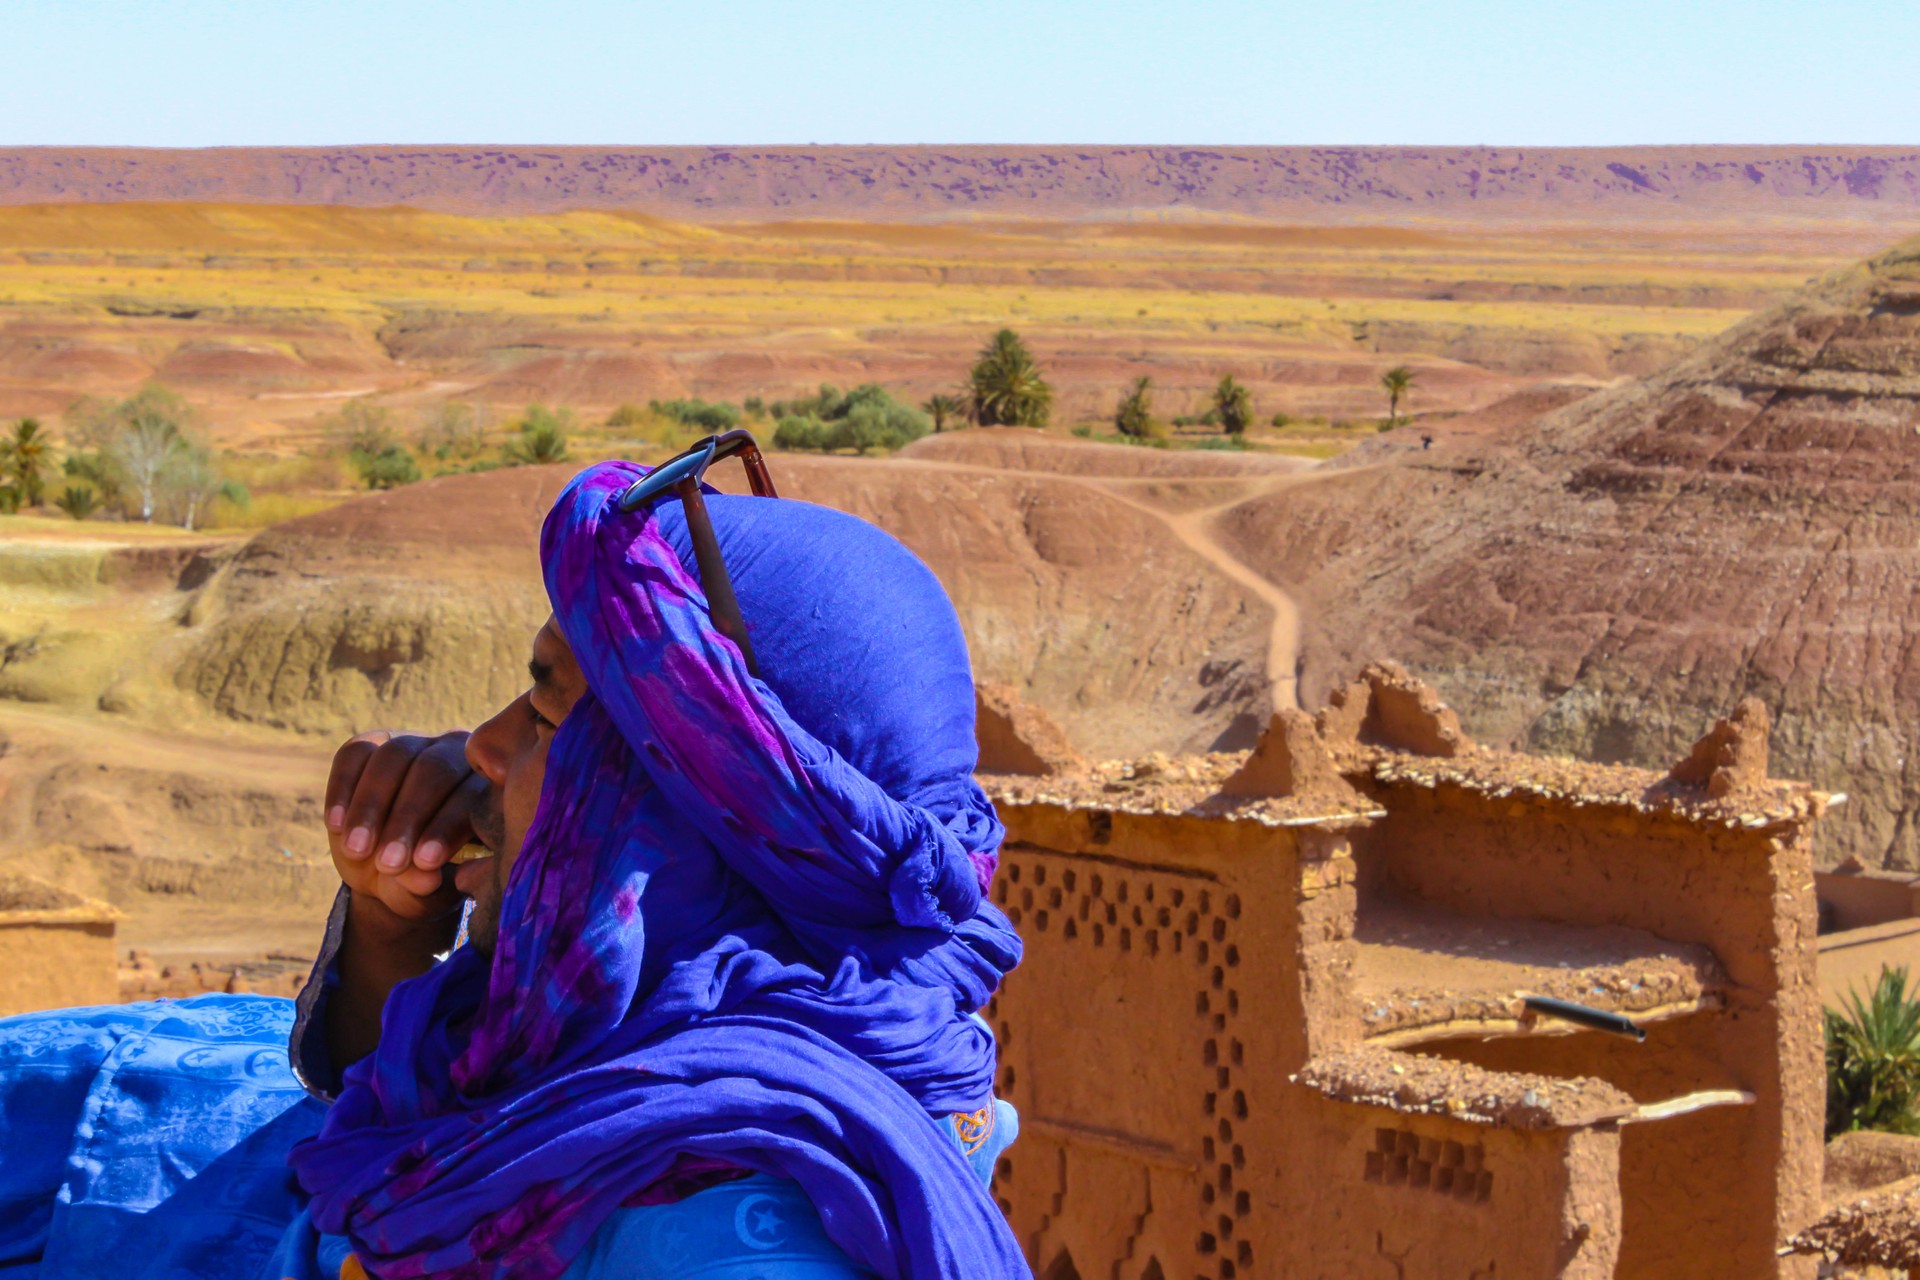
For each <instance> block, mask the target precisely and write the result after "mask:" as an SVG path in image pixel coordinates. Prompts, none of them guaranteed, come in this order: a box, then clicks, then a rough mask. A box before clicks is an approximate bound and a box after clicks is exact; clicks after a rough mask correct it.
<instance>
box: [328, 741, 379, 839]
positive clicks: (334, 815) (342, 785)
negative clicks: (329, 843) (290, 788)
mask: <svg viewBox="0 0 1920 1280" xmlns="http://www.w3.org/2000/svg"><path fill="white" fill-rule="evenodd" d="M392 736H393V735H392V734H391V733H388V732H387V731H386V730H385V729H376V730H374V731H373V732H371V733H360V734H355V735H354V736H353V737H351V738H348V739H347V740H346V741H345V742H343V743H341V744H340V749H339V750H338V751H335V752H334V753H333V765H332V767H331V768H329V769H328V771H327V802H326V820H327V830H328V831H330V832H333V833H335V834H336V835H337V834H338V833H340V832H342V831H345V830H346V828H347V805H348V803H349V802H350V801H351V800H352V799H353V789H354V788H355V787H356V786H358V785H359V784H360V775H361V773H362V772H364V771H365V769H366V767H367V761H369V760H371V759H373V753H374V751H375V750H377V749H378V748H379V747H380V745H381V744H382V743H384V742H386V741H387V739H389V738H391V737H392Z"/></svg>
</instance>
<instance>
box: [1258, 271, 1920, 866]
mask: <svg viewBox="0 0 1920 1280" xmlns="http://www.w3.org/2000/svg"><path fill="white" fill-rule="evenodd" d="M1220 533H1221V536H1222V537H1223V539H1224V540H1225V541H1226V542H1227V544H1228V545H1229V546H1231V547H1233V548H1234V549H1235V550H1236V552H1237V553H1238V554H1240V555H1242V556H1243V557H1245V558H1246V559H1247V560H1248V561H1249V562H1250V563H1253V564H1256V565H1258V566H1259V567H1260V568H1261V569H1262V571H1263V572H1266V573H1268V574H1269V575H1271V576H1272V577H1274V578H1275V579H1276V580H1278V581H1279V582H1281V583H1282V584H1283V585H1285V586H1286V587H1287V588H1288V589H1289V590H1290V591H1293V592H1295V593H1296V594H1297V596H1298V597H1299V598H1300V602H1301V605H1302V612H1303V615H1304V618H1305V634H1304V637H1303V649H1302V675H1303V678H1302V682H1301V696H1302V699H1303V700H1304V701H1306V702H1308V703H1309V704H1312V703H1313V702H1315V701H1317V700H1319V699H1321V698H1323V697H1324V696H1325V694H1326V692H1327V690H1328V688H1329V686H1330V684H1331V682H1333V681H1334V680H1337V679H1339V678H1341V677H1342V676H1343V675H1344V674H1345V673H1347V672H1349V671H1351V670H1353V669H1354V664H1355V662H1356V661H1357V660H1358V659H1361V658H1372V657H1379V656H1391V657H1397V658H1401V659H1403V660H1406V661H1408V662H1409V663H1410V665H1412V666H1414V667H1415V668H1417V669H1418V670H1419V672H1420V673H1421V674H1422V675H1423V676H1425V677H1427V678H1429V679H1430V680H1432V681H1434V682H1435V683H1437V684H1438V685H1439V686H1440V687H1441V689H1442V690H1443V692H1444V694H1445V696H1446V698H1447V700H1448V701H1449V702H1450V703H1451V704H1452V705H1453V706H1455V707H1456V708H1458V709H1459V710H1460V712H1461V714H1462V717H1463V719H1464V720H1465V722H1466V725H1467V728H1468V729H1469V730H1470V732H1472V733H1473V735H1474V736H1475V737H1476V738H1482V739H1487V740H1492V741H1495V742H1513V743H1524V744H1526V745H1527V746H1529V747H1531V748H1534V749H1540V750H1547V751H1552V752H1559V753H1566V754H1572V755H1578V756H1581V757H1585V758H1592V759H1600V760H1609V761H1631V762H1633V763H1636V764H1642V765H1658V764H1662V763H1664V762H1666V761H1668V760H1671V759H1673V758H1676V757H1677V755H1679V754H1680V753H1681V752H1683V750H1684V748H1685V747H1686V745H1687V743H1688V742H1689V741H1691V740H1692V738H1693V737H1694V736H1695V735H1697V734H1698V733H1699V732H1700V730H1701V728H1702V726H1704V725H1706V724H1707V723H1709V722H1710V720H1711V717H1712V716H1713V715H1714V714H1715V712H1716V709H1719V708H1725V707H1729V706H1732V705H1733V704H1734V703H1735V702H1736V701H1737V700H1738V699H1739V698H1740V697H1741V696H1742V695H1744V694H1749V693H1751V694H1757V695H1759V696H1760V697H1761V698H1762V699H1764V700H1765V701H1766V703H1767V704H1768V706H1769V708H1770V709H1771V710H1772V712H1773V715H1774V718H1775V723H1776V726H1777V727H1776V729H1775V735H1774V745H1775V750H1774V756H1773V761H1774V769H1775V771H1776V772H1777V773H1780V774H1783V775H1785V776H1791V777H1799V778H1805V779H1808V780H1811V781H1813V782H1815V783H1816V784H1819V785H1821V786H1823V787H1826V788H1829V789H1832V790H1835V791H1843V792H1847V793H1849V794H1850V796H1851V800H1850V801H1849V803H1848V804H1847V805H1846V807H1845V808H1844V809H1842V810H1841V812H1840V813H1839V814H1838V815H1836V817H1837V821H1834V822H1831V823H1829V824H1828V826H1826V827H1825V828H1823V834H1822V841H1823V847H1822V850H1821V853H1822V856H1823V858H1824V859H1825V860H1828V861H1832V860H1837V859H1838V858H1840V857H1843V856H1846V855H1849V854H1857V855H1859V856H1861V857H1862V858H1864V859H1867V860H1869V861H1876V862H1877V861H1881V860H1885V861H1887V862H1889V863H1893V864H1897V865H1900V866H1906V867H1912V866H1916V865H1920V821H1917V820H1920V239H1914V240H1909V241H1906V242H1905V243H1903V244H1901V245H1899V246H1897V247H1896V248H1894V249H1892V250H1891V251H1889V252H1886V253H1884V254H1882V255H1880V256H1879V257H1876V258H1874V259H1872V260H1870V261H1868V262H1865V263H1863V264H1861V265H1859V266H1857V267H1855V268H1853V269H1850V270H1846V271H1842V272H1840V273H1837V274H1835V275H1833V276H1830V277H1829V278H1827V279H1825V280H1824V281H1821V282H1819V283H1817V284H1815V285H1814V286H1812V287H1810V288H1809V289H1807V290H1806V291H1804V292H1802V293H1800V294H1798V295H1796V296H1794V297H1792V298H1791V299H1790V300H1788V301H1786V302H1784V303H1782V304H1780V305H1778V306H1775V307H1772V308H1769V309H1767V310H1765V311H1762V312H1760V313H1758V314H1756V315H1755V316H1754V317H1752V318H1751V319H1749V320H1748V321H1746V322H1744V323H1742V324H1740V325H1738V326H1737V327H1735V328H1734V329H1732V330H1730V331H1729V332H1728V333H1726V334H1725V335H1723V336H1722V337H1721V338H1719V339H1716V340H1714V341H1713V342H1711V343H1709V344H1707V345H1705V346H1703V347H1702V348H1701V349H1700V350H1699V351H1698V352H1696V353H1695V354H1693V355H1691V356H1689V357H1688V358H1686V359H1685V360H1683V361H1681V362H1680V363H1678V364H1676V365H1675V366H1673V367H1672V368H1670V369H1668V370H1666V371H1665V372H1663V373H1660V374H1656V375H1654V376H1651V377H1648V378H1645V379H1642V380H1639V381H1636V382H1632V383H1627V384H1624V385H1620V386H1617V387H1613V388H1609V389H1606V390H1603V391H1600V392H1597V393H1595V394H1593V395H1591V396H1588V397H1586V398H1584V399H1580V400H1578V401H1576V402H1574V403H1571V404H1568V405H1566V406H1564V407H1562V408H1559V409H1556V410H1554V411H1552V412H1549V413H1546V414H1545V415H1544V416H1542V417H1540V418H1538V419H1537V420H1535V421H1533V422H1532V423H1530V424H1527V425H1524V426H1520V427H1517V428H1514V429H1510V430H1506V431H1502V432H1499V433H1496V434H1494V435H1492V436H1488V437H1481V438H1472V437H1469V438H1465V439H1461V440H1459V441H1457V442H1453V443H1448V442H1438V443H1436V446H1435V447H1434V448H1432V449H1416V450H1414V451H1411V452H1407V453H1402V454H1398V455H1395V456H1393V457H1391V458H1389V459H1388V460H1387V461H1384V462H1381V463H1378V464H1376V465H1373V466H1360V467H1354V468H1351V469H1349V470H1346V471H1344V472H1342V471H1332V472H1329V473H1327V474H1325V476H1324V478H1320V477H1316V479H1315V480H1314V481H1313V482H1311V483H1302V484H1300V485H1297V486H1294V487H1292V488H1289V489H1288V490H1286V491H1285V492H1283V493H1278V494H1276V495H1274V496H1272V497H1269V498H1265V499H1261V500H1257V501H1254V502H1251V503H1248V504H1245V505H1243V506H1241V507H1239V508H1237V509H1235V510H1233V511H1231V512H1229V513H1227V514H1226V515H1225V516H1224V517H1223V523H1222V526H1221V529H1220Z"/></svg>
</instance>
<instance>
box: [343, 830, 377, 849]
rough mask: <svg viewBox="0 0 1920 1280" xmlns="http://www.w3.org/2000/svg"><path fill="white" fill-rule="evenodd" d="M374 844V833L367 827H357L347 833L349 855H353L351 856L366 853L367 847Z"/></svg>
mask: <svg viewBox="0 0 1920 1280" xmlns="http://www.w3.org/2000/svg"><path fill="white" fill-rule="evenodd" d="M372 843H373V832H371V831H369V830H368V829H367V828H365V827H355V828H354V829H353V830H351V831H349V832H347V852H348V853H351V854H362V853H365V852H366V851H367V847H368V846H369V845H371V844H372Z"/></svg>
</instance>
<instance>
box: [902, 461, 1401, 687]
mask: <svg viewBox="0 0 1920 1280" xmlns="http://www.w3.org/2000/svg"><path fill="white" fill-rule="evenodd" d="M886 465H889V466H912V467H926V468H929V469H931V470H936V471H954V472H963V473H967V474H972V475H991V476H1006V475H1021V474H1025V475H1039V476H1046V477H1048V478H1049V479H1053V480H1064V481H1067V482H1069V483H1071V484H1077V485H1082V486H1085V487H1087V488H1090V489H1097V490H1098V491H1100V492H1101V493H1103V494H1105V495H1106V496H1107V497H1109V498H1112V499H1113V500H1114V501H1116V502H1119V503H1123V504H1125V505H1126V506H1128V507H1131V508H1133V509H1134V510H1135V511H1139V512H1142V513H1144V514H1146V515H1149V516H1151V517H1153V519H1155V520H1157V521H1159V522H1160V523H1161V524H1162V525H1164V526H1166V529H1167V532H1169V533H1171V534H1172V535H1173V536H1174V537H1175V538H1178V539H1179V540H1180V543H1181V545H1183V546H1185V547H1186V548H1187V549H1188V550H1190V551H1192V552H1193V553H1194V554H1195V555H1197V556H1199V557H1200V558H1201V559H1202V560H1203V561H1205V562H1206V563H1207V564H1208V565H1210V566H1211V567H1213V568H1214V569H1217V570H1218V571H1219V572H1221V573H1223V574H1225V575H1226V576H1227V577H1228V578H1231V579H1232V580H1233V581H1234V582H1236V583H1238V584H1239V585H1240V586H1241V587H1242V588H1244V589H1245V590H1246V591H1247V592H1248V593H1249V594H1250V595H1252V596H1253V598H1254V599H1256V600H1258V601H1260V602H1261V603H1262V604H1264V605H1266V606H1267V608H1268V609H1269V610H1271V611H1272V614H1273V625H1272V628H1271V632H1270V634H1269V636H1268V640H1267V681H1268V688H1269V690H1270V693H1271V697H1272V700H1273V705H1274V706H1275V707H1296V706H1298V705H1299V704H1300V694H1299V665H1300V606H1299V604H1298V603H1297V602H1296V601H1295V600H1294V598H1293V597H1292V596H1290V595H1288V594H1287V593H1286V592H1285V591H1283V590H1282V589H1281V588H1280V587H1279V586H1277V585H1276V584H1274V583H1273V582H1272V581H1271V580H1270V579H1268V578H1266V577H1264V576H1263V575H1262V574H1261V573H1260V572H1259V571H1258V570H1257V569H1255V568H1254V567H1253V566H1251V565H1249V564H1248V563H1247V562H1246V561H1244V560H1242V559H1240V558H1239V557H1238V556H1236V555H1235V554H1234V553H1233V552H1232V551H1230V550H1229V549H1228V548H1227V546H1226V545H1225V544H1224V543H1222V542H1221V541H1220V539H1219V538H1218V537H1217V536H1216V535H1215V533H1214V529H1215V526H1216V525H1217V523H1218V521H1219V519H1220V517H1221V516H1223V515H1225V514H1226V513H1227V512H1229V511H1231V510H1233V509H1234V508H1235V507H1238V506H1241V505H1243V504H1245V503H1248V502H1254V501H1257V500H1259V499H1261V498H1265V497H1269V496H1271V495H1272V494H1274V493H1276V492H1278V491H1280V490H1282V489H1289V488H1293V487H1295V486H1297V485H1301V484H1308V483H1311V482H1313V481H1315V480H1320V479H1326V478H1328V477H1330V476H1334V475H1339V476H1350V475H1353V474H1356V473H1358V472H1361V471H1364V470H1366V469H1367V468H1362V467H1351V468H1347V469H1345V470H1342V471H1338V472H1327V471H1322V470H1320V469H1319V468H1317V467H1306V468H1302V469H1301V470H1299V471H1293V472H1285V473H1281V474H1278V475H1272V476H1250V477H1241V476H1227V477H1207V478H1206V479H1207V480H1208V481H1215V480H1218V481H1231V482H1232V483H1234V484H1236V485H1240V486H1244V487H1242V488H1241V489H1240V491H1239V492H1237V493H1236V494H1235V495H1234V496H1233V497H1231V498H1229V499H1227V500H1226V501H1224V502H1220V503H1215V504H1213V505H1211V506H1205V507H1198V508H1195V509H1193V510H1190V511H1182V512H1170V511H1167V510H1166V509H1165V508H1163V507H1159V506H1156V505H1154V504H1153V503H1151V502H1146V501H1143V500H1141V499H1139V498H1136V497H1134V496H1133V495H1132V494H1130V493H1129V492H1127V490H1129V489H1131V488H1136V487H1139V486H1141V485H1143V484H1149V483H1151V484H1166V483H1169V480H1168V479H1167V478H1165V477H1138V476H1079V475H1075V474H1073V473H1072V472H1070V471H1048V470H1044V469H1040V468H1013V467H1006V466H986V465H983V464H977V463H970V462H954V461H950V460H947V459H933V458H926V459H922V458H900V459H896V460H894V461H892V462H890V463H888V464H886Z"/></svg>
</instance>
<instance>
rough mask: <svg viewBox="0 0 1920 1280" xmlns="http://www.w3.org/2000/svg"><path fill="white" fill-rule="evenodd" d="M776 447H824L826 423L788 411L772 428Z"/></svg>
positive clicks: (825, 445)
mask: <svg viewBox="0 0 1920 1280" xmlns="http://www.w3.org/2000/svg"><path fill="white" fill-rule="evenodd" d="M773 447H774V448H776V449H825V448H826V447H827V425H826V423H824V422H822V421H820V419H818V418H814V417H808V416H805V415H802V414H797V413H790V414H788V415H787V416H786V417H784V418H782V419H780V421H779V423H778V425H776V426H775V427H774V429H773Z"/></svg>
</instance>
